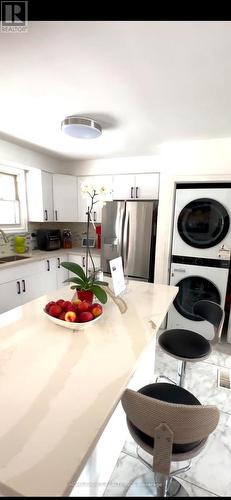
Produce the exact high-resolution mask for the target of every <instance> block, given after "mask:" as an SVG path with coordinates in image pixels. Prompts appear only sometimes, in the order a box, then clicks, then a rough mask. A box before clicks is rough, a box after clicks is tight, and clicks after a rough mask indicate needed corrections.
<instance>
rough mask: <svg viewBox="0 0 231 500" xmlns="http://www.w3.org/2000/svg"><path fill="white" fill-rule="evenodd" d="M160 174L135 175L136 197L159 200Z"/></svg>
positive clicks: (137, 198)
mask: <svg viewBox="0 0 231 500" xmlns="http://www.w3.org/2000/svg"><path fill="white" fill-rule="evenodd" d="M158 198H159V174H137V175H135V199H136V200H139V199H141V200H158Z"/></svg>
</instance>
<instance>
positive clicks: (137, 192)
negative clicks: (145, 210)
mask: <svg viewBox="0 0 231 500" xmlns="http://www.w3.org/2000/svg"><path fill="white" fill-rule="evenodd" d="M138 189H139V188H138V187H136V198H139V196H138Z"/></svg>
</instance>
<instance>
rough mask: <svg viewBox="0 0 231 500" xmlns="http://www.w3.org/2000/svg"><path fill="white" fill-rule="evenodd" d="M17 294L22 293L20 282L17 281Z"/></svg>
mask: <svg viewBox="0 0 231 500" xmlns="http://www.w3.org/2000/svg"><path fill="white" fill-rule="evenodd" d="M17 293H18V294H19V293H21V287H20V281H17Z"/></svg>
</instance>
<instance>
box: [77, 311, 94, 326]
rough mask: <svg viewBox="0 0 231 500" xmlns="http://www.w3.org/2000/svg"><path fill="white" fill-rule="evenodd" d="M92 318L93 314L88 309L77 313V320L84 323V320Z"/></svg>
mask: <svg viewBox="0 0 231 500" xmlns="http://www.w3.org/2000/svg"><path fill="white" fill-rule="evenodd" d="M92 319H94V316H93V314H92V313H91V312H90V311H82V312H81V313H80V315H79V321H80V322H81V323H85V322H86V321H92Z"/></svg>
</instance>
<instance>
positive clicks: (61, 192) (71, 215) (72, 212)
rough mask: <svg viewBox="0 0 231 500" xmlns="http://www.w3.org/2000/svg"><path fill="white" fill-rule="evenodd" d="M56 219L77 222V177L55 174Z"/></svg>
mask: <svg viewBox="0 0 231 500" xmlns="http://www.w3.org/2000/svg"><path fill="white" fill-rule="evenodd" d="M53 198H54V220H55V221H57V222H76V221H77V220H78V217H77V206H78V205H77V177H75V176H73V175H62V174H53Z"/></svg>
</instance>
